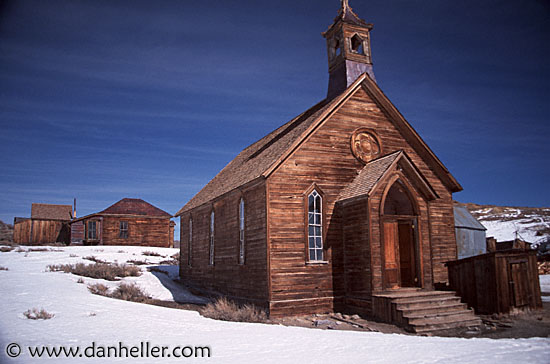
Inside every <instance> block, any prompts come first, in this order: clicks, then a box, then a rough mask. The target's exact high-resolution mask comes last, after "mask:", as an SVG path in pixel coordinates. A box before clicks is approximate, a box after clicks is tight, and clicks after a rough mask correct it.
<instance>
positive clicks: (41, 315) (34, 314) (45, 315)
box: [23, 308, 55, 320]
mask: <svg viewBox="0 0 550 364" xmlns="http://www.w3.org/2000/svg"><path fill="white" fill-rule="evenodd" d="M23 315H25V317H26V318H28V319H31V320H49V319H51V318H52V317H54V316H55V315H54V314H53V313H49V312H47V311H46V310H44V309H43V308H42V309H40V311H39V310H38V309H37V308H33V309H32V310H27V311H25V312H23Z"/></svg>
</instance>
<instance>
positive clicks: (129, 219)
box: [71, 198, 175, 248]
mask: <svg viewBox="0 0 550 364" xmlns="http://www.w3.org/2000/svg"><path fill="white" fill-rule="evenodd" d="M171 218H172V215H170V214H169V213H167V212H166V211H163V210H161V209H159V208H157V207H155V206H153V205H151V204H150V203H148V202H145V201H143V200H141V199H135V198H124V199H122V200H120V201H118V202H117V203H115V204H114V205H112V206H109V207H108V208H106V209H105V210H103V211H101V212H97V213H94V214H91V215H87V216H83V217H80V218H78V219H75V220H73V221H72V222H71V232H72V236H71V240H72V243H73V244H85V245H139V246H156V247H165V248H170V247H172V246H173V245H174V225H175V223H174V222H173V221H171V220H170V219H171Z"/></svg>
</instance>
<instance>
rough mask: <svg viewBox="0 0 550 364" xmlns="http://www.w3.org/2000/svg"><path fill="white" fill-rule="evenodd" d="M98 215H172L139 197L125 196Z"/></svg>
mask: <svg viewBox="0 0 550 364" xmlns="http://www.w3.org/2000/svg"><path fill="white" fill-rule="evenodd" d="M98 215H143V216H158V217H172V215H170V214H169V213H167V212H166V211H163V210H161V209H159V208H158V207H155V206H153V205H151V204H150V203H149V202H145V201H143V200H142V199H139V198H123V199H122V200H120V201H118V202H117V203H115V204H113V205H111V206H109V207H107V208H106V209H105V210H103V211H101V212H99V213H98Z"/></svg>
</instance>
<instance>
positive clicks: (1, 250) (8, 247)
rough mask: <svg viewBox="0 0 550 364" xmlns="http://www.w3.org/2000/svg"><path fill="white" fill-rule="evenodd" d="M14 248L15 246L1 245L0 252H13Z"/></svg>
mask: <svg viewBox="0 0 550 364" xmlns="http://www.w3.org/2000/svg"><path fill="white" fill-rule="evenodd" d="M13 249H14V247H13V246H0V252H2V253H7V252H11V251H12V250H13Z"/></svg>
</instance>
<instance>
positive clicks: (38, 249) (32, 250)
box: [27, 248, 62, 253]
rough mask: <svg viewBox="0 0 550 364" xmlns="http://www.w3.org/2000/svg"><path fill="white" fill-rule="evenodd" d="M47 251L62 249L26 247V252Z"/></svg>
mask: <svg viewBox="0 0 550 364" xmlns="http://www.w3.org/2000/svg"><path fill="white" fill-rule="evenodd" d="M48 251H52V252H54V251H62V250H59V249H48V248H29V249H27V253H30V252H48Z"/></svg>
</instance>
